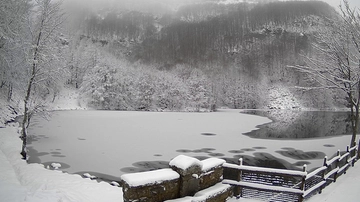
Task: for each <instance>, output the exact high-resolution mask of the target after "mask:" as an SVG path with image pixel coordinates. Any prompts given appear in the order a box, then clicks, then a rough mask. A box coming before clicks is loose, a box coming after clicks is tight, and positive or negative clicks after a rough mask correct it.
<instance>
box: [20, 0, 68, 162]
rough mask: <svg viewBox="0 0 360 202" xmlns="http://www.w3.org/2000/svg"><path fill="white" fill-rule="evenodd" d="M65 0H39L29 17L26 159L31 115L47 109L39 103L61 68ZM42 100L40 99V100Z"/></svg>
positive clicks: (24, 140)
mask: <svg viewBox="0 0 360 202" xmlns="http://www.w3.org/2000/svg"><path fill="white" fill-rule="evenodd" d="M61 5H62V2H61V1H54V2H53V1H52V0H35V1H34V6H33V9H32V12H31V13H30V14H29V19H28V28H29V29H28V30H29V38H30V41H29V44H26V42H24V43H25V44H26V45H29V50H28V55H27V58H26V59H27V61H28V63H27V69H26V72H27V76H26V82H27V83H26V89H25V97H24V112H23V114H24V117H23V122H22V134H21V139H22V140H23V145H22V150H21V155H22V156H23V158H24V159H26V156H27V154H26V144H27V141H26V140H27V130H26V129H27V126H28V123H29V121H30V119H31V116H32V115H33V114H34V113H36V112H37V111H39V110H41V109H43V104H42V102H36V100H39V99H41V98H44V97H46V96H47V95H49V94H50V92H51V88H50V87H51V86H54V81H55V80H56V78H55V75H56V73H57V70H58V67H57V66H56V65H54V62H55V61H56V60H57V59H58V56H57V52H56V51H54V44H56V40H57V39H58V37H59V32H58V31H59V29H60V28H61V24H62V23H63V21H64V13H63V12H62V10H61ZM39 97H40V98H39Z"/></svg>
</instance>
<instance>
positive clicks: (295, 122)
mask: <svg viewBox="0 0 360 202" xmlns="http://www.w3.org/2000/svg"><path fill="white" fill-rule="evenodd" d="M243 113H247V114H254V115H260V116H265V117H268V118H270V119H271V120H273V122H272V123H269V124H265V125H261V126H258V127H259V130H255V131H251V132H249V133H244V135H248V136H250V137H253V138H262V139H305V138H314V137H329V136H337V135H344V134H351V124H350V113H349V112H343V111H342V112H336V111H290V110H269V111H258V110H249V111H244V112H243Z"/></svg>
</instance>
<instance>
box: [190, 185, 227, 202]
mask: <svg viewBox="0 0 360 202" xmlns="http://www.w3.org/2000/svg"><path fill="white" fill-rule="evenodd" d="M230 187H231V186H230V185H228V184H223V183H221V182H220V183H217V184H216V185H214V186H212V187H209V188H207V189H204V190H201V191H199V192H197V193H196V194H195V195H194V197H195V198H197V199H202V200H204V201H205V200H206V199H208V198H211V197H212V196H216V195H218V194H222V193H224V192H226V191H227V190H228V189H229V188H230Z"/></svg>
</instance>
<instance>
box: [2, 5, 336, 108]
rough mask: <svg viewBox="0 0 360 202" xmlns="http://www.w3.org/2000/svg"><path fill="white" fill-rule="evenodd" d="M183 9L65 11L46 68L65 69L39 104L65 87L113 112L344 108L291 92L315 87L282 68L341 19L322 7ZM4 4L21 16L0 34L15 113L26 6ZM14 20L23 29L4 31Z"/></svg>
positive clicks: (7, 17)
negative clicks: (225, 108) (21, 16)
mask: <svg viewBox="0 0 360 202" xmlns="http://www.w3.org/2000/svg"><path fill="white" fill-rule="evenodd" d="M150 2H151V1H149V5H150ZM181 2H182V3H183V4H179V3H178V4H176V6H174V5H175V3H174V2H172V3H174V4H172V5H173V6H172V7H170V6H168V7H166V6H163V5H162V6H160V5H157V4H152V5H153V6H146V8H147V9H144V7H145V6H143V7H141V9H129V8H125V7H124V6H123V5H122V4H120V3H119V4H116V5H115V4H114V5H111V6H105V5H101V4H99V5H97V6H96V7H94V6H91V5H88V6H84V5H76V4H73V3H71V2H67V3H66V4H64V5H63V7H64V12H65V13H66V15H67V18H66V20H64V23H63V24H62V25H61V30H60V31H59V32H57V33H56V37H55V38H54V40H52V45H53V46H54V47H57V49H52V51H55V50H56V51H55V52H56V53H55V52H52V53H50V52H49V54H51V55H56V60H51V61H49V62H48V63H47V65H49V66H52V65H57V67H61V73H60V74H58V75H61V76H60V78H61V79H57V82H56V85H55V84H53V82H50V81H49V82H48V84H49V85H47V87H48V88H47V90H45V91H44V90H42V91H41V92H42V93H40V94H41V96H40V98H41V99H40V98H37V102H39V100H43V101H44V102H45V100H46V101H49V102H50V103H51V102H52V101H54V100H56V96H57V94H58V92H59V91H61V88H63V87H65V88H74V89H77V90H78V92H79V93H80V94H81V99H83V100H85V102H86V103H87V105H88V106H89V107H92V108H96V109H112V110H165V111H166V110H176V111H203V110H206V111H209V110H214V109H216V108H219V107H230V108H304V107H307V108H324V107H336V106H337V105H338V103H339V102H342V100H339V99H334V98H337V97H341V96H339V95H338V92H331V91H304V90H300V89H297V88H295V86H299V85H301V86H306V85H312V84H313V83H312V82H313V81H312V80H310V79H308V78H307V77H306V76H305V75H304V74H301V73H299V72H297V71H295V70H294V69H291V68H288V67H287V66H288V65H295V64H301V63H304V62H305V60H304V58H306V56H309V55H311V56H313V55H316V51H315V50H313V48H312V45H311V44H312V43H313V42H314V41H315V36H316V35H317V34H318V33H321V32H322V30H323V29H325V28H326V26H327V25H328V24H330V23H331V22H332V20H334V19H336V18H338V14H337V13H336V12H335V10H334V9H333V8H332V7H330V6H329V5H327V4H326V3H323V2H320V1H313V2H311V1H289V2H271V1H268V2H267V1H261V2H262V3H257V2H256V1H255V2H249V3H231V4H228V3H227V2H228V1H197V2H196V3H191V4H190V3H189V2H186V1H181ZM22 3H23V4H22ZM1 4H2V9H3V10H5V9H6V8H7V7H6V6H10V7H14V9H15V10H16V9H23V10H20V11H22V12H18V13H14V12H13V13H11V12H4V13H2V14H1V15H3V16H4V18H2V19H3V22H2V24H1V26H2V30H1V31H2V32H1V33H0V34H1V44H0V45H1V47H0V48H1V50H0V51H1V53H2V57H1V58H0V62H1V74H0V76H1V77H0V82H1V86H0V90H1V92H2V99H4V100H8V101H9V102H10V103H12V104H11V105H18V106H19V105H20V104H16V103H19V99H20V100H22V99H23V98H21V97H22V95H23V93H22V91H23V89H24V84H23V83H22V82H21V79H17V78H19V77H21V76H19V75H20V73H19V72H22V73H26V69H27V67H26V66H27V65H28V63H27V62H26V61H25V58H26V57H23V58H20V57H18V56H19V54H18V53H20V55H21V54H24V55H26V54H28V52H26V50H24V49H21V43H24V41H22V40H20V38H21V37H20V35H18V34H12V33H15V31H14V30H15V29H16V33H21V34H23V36H26V34H25V33H26V27H27V24H26V23H27V21H24V20H21V19H22V18H20V17H19V16H16V15H23V16H27V15H30V14H29V11H31V3H28V2H27V1H19V2H18V3H14V2H12V3H11V2H10V3H8V4H9V5H6V3H1ZM10 4H11V5H10ZM4 6H5V7H4ZM156 8H158V9H156ZM12 19H17V21H16V23H17V25H20V29H18V28H15V27H10V28H9V26H5V25H6V23H8V24H11V25H12V22H11V20H12ZM18 27H19V26H18ZM8 28H9V29H10V30H7V29H8ZM14 45H15V46H14ZM14 47H15V48H14ZM29 48H30V49H31V47H29ZM23 51H25V52H23ZM14 66H16V67H17V68H14ZM57 72H59V71H57ZM58 77H59V76H58ZM16 79H17V80H16ZM50 84H51V85H50ZM50 88H51V90H50ZM14 92H15V93H14ZM44 92H45V93H44ZM15 94H17V95H18V96H19V97H16V96H15ZM38 97H39V96H38ZM11 100H12V102H11ZM41 102H42V101H41ZM284 102H285V103H284Z"/></svg>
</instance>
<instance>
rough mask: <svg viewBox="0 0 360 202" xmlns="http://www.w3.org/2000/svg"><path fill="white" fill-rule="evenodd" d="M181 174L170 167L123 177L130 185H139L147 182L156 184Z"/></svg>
mask: <svg viewBox="0 0 360 202" xmlns="http://www.w3.org/2000/svg"><path fill="white" fill-rule="evenodd" d="M179 177H180V175H179V174H178V173H177V172H175V171H173V170H172V169H170V168H166V169H161V170H154V171H149V172H142V173H131V174H125V175H122V176H121V179H122V180H123V181H124V182H126V183H127V184H128V185H129V186H130V187H137V186H142V185H147V184H156V183H161V182H164V181H170V180H175V179H178V178H179Z"/></svg>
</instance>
